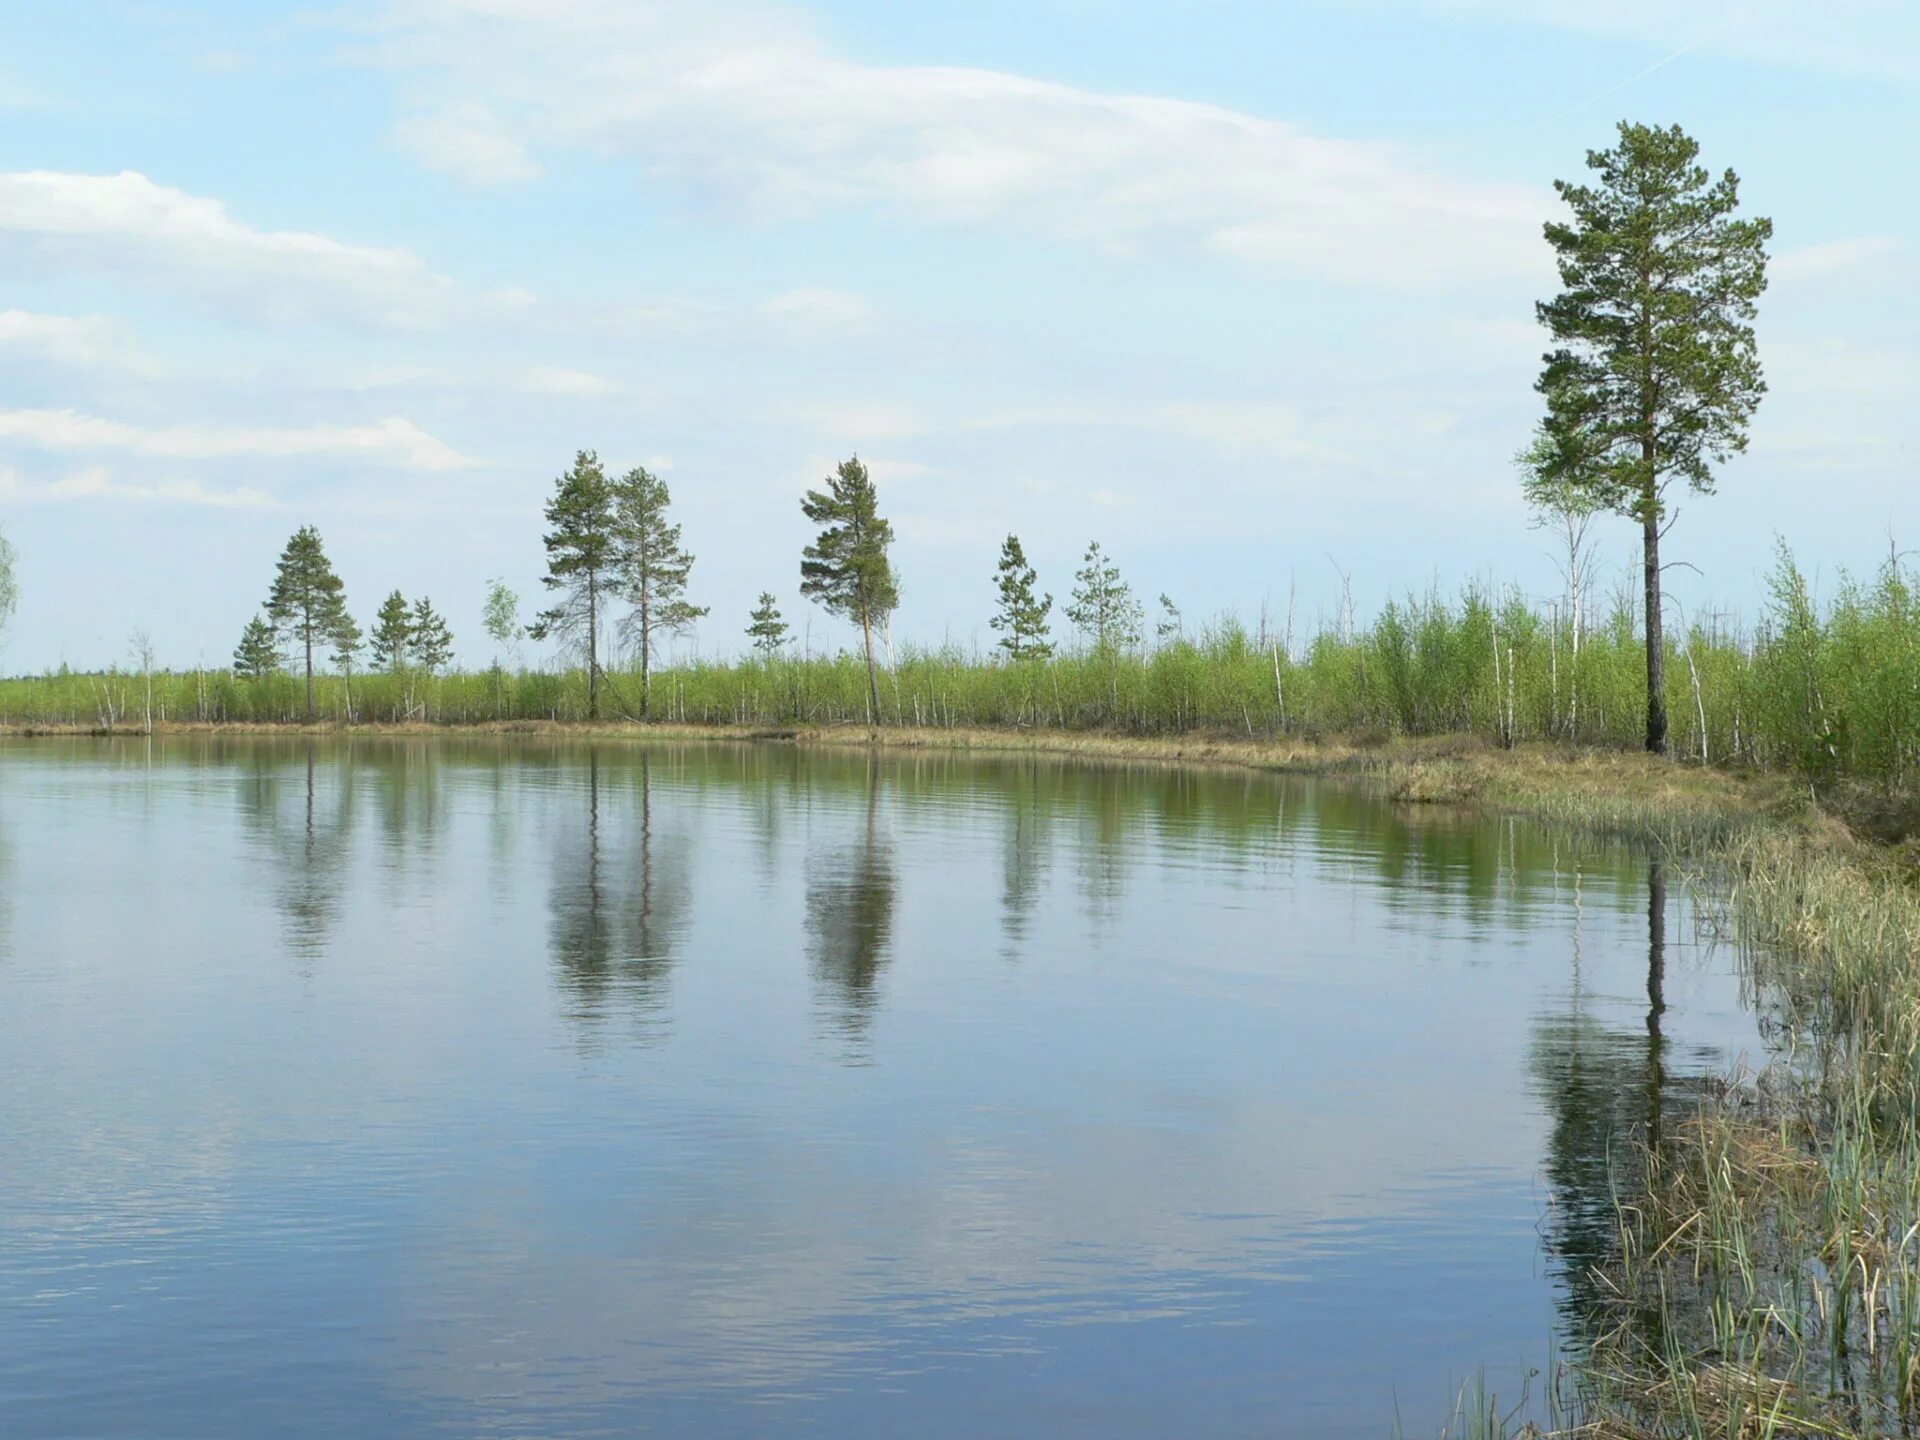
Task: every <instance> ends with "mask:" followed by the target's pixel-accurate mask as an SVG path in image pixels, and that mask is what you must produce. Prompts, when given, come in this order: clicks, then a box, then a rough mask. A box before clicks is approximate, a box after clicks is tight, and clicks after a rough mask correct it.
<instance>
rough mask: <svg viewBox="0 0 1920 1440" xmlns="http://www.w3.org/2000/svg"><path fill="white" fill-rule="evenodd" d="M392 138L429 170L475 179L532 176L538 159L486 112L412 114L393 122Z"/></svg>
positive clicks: (494, 181)
mask: <svg viewBox="0 0 1920 1440" xmlns="http://www.w3.org/2000/svg"><path fill="white" fill-rule="evenodd" d="M393 140H394V143H395V144H396V145H398V146H399V147H400V148H401V149H402V150H403V151H405V152H406V153H407V154H409V155H411V156H412V157H413V158H414V159H416V160H418V161H419V162H420V163H421V164H422V165H424V166H426V167H427V168H428V169H429V170H438V171H440V172H441V173H442V174H444V175H452V176H454V177H455V178H456V179H460V180H465V181H468V182H469V183H471V184H474V185H506V184H512V183H514V182H516V181H521V180H536V179H538V178H539V177H540V175H541V174H542V173H543V172H542V170H541V166H540V162H539V161H537V160H535V159H534V158H533V156H532V155H530V154H528V153H527V148H526V147H525V146H524V145H522V144H520V143H519V142H518V141H517V140H514V139H512V138H510V137H508V136H506V135H504V134H502V133H501V132H500V130H499V128H498V127H497V126H496V125H495V124H494V123H493V122H492V121H491V120H490V119H488V118H487V117H486V116H485V115H483V114H479V113H472V114H467V115H461V114H459V113H457V112H454V113H449V114H444V115H415V116H411V117H409V118H408V119H405V120H402V121H401V122H400V123H399V124H398V125H396V126H394V128H393Z"/></svg>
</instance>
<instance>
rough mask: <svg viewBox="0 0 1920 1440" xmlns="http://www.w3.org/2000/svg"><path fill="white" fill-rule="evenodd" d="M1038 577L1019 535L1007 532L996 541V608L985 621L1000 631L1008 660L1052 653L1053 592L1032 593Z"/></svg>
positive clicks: (1038, 658) (1002, 645) (1040, 656)
mask: <svg viewBox="0 0 1920 1440" xmlns="http://www.w3.org/2000/svg"><path fill="white" fill-rule="evenodd" d="M1039 578H1040V577H1039V576H1038V574H1036V573H1035V571H1034V568H1033V566H1031V565H1029V564H1028V563H1027V552H1026V551H1025V550H1024V549H1022V548H1021V545H1020V537H1019V536H1018V535H1009V536H1007V538H1006V539H1005V540H1004V541H1003V542H1001V545H1000V569H999V576H998V582H997V583H998V586H999V591H1000V610H999V613H997V614H996V615H995V616H994V617H993V619H992V620H990V621H989V622H987V623H989V624H990V625H992V626H993V628H994V629H996V630H998V631H999V632H1000V640H999V642H998V643H999V647H1000V648H1001V649H1002V650H1004V651H1006V652H1007V658H1008V659H1009V660H1044V659H1046V658H1047V657H1048V656H1049V655H1051V654H1053V646H1052V645H1051V644H1050V643H1049V642H1048V640H1047V618H1048V616H1049V615H1051V614H1052V612H1053V596H1051V595H1041V596H1037V597H1036V596H1035V594H1034V584H1035V582H1036V581H1037V580H1038V579H1039Z"/></svg>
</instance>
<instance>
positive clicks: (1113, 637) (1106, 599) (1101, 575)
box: [1067, 540, 1145, 656]
mask: <svg viewBox="0 0 1920 1440" xmlns="http://www.w3.org/2000/svg"><path fill="white" fill-rule="evenodd" d="M1144 618H1145V617H1144V616H1143V615H1142V614H1141V610H1140V602H1139V601H1137V600H1135V599H1134V598H1133V588H1132V587H1131V586H1130V585H1128V584H1127V582H1126V580H1125V579H1124V578H1123V577H1122V576H1121V574H1120V567H1119V566H1118V565H1116V564H1114V563H1113V561H1111V560H1110V559H1108V558H1107V556H1106V555H1105V554H1104V553H1103V552H1102V551H1101V549H1100V542H1099V541H1098V540H1096V541H1094V542H1093V543H1092V544H1091V545H1089V546H1087V554H1086V561H1085V564H1084V565H1083V566H1082V567H1081V568H1080V569H1079V570H1078V571H1076V572H1075V573H1074V577H1073V599H1072V601H1071V602H1070V603H1069V604H1068V606H1067V619H1069V620H1071V621H1072V622H1073V624H1074V627H1075V628H1076V629H1078V630H1079V631H1080V632H1081V633H1082V634H1083V635H1086V636H1088V637H1089V638H1090V639H1091V640H1092V641H1093V648H1094V650H1095V651H1096V652H1098V653H1100V654H1103V655H1108V656H1112V655H1114V654H1115V653H1117V652H1118V651H1121V650H1126V649H1131V648H1132V647H1133V646H1135V645H1138V644H1139V643H1140V626H1141V623H1142V621H1143V619H1144Z"/></svg>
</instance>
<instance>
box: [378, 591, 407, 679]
mask: <svg viewBox="0 0 1920 1440" xmlns="http://www.w3.org/2000/svg"><path fill="white" fill-rule="evenodd" d="M412 639H413V616H412V613H411V612H410V611H409V610H408V608H407V597H406V596H404V595H402V594H401V593H400V592H399V591H398V590H395V591H393V592H392V593H391V594H389V595H388V596H387V598H386V599H384V600H382V601H381V602H380V609H379V610H378V611H377V612H376V613H375V614H374V617H373V663H374V664H375V665H376V666H377V667H378V668H380V669H382V670H391V671H393V672H395V673H396V674H397V673H398V672H399V670H400V668H401V666H403V665H405V664H406V663H407V648H408V646H409V644H410V643H411V641H412Z"/></svg>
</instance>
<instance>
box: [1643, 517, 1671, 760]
mask: <svg viewBox="0 0 1920 1440" xmlns="http://www.w3.org/2000/svg"><path fill="white" fill-rule="evenodd" d="M1641 534H1642V539H1643V544H1644V549H1645V554H1644V557H1643V563H1644V565H1645V567H1646V590H1647V602H1646V603H1647V617H1646V621H1647V750H1648V751H1649V752H1650V753H1652V754H1654V755H1664V754H1666V753H1667V644H1666V636H1665V634H1664V633H1663V631H1662V628H1661V623H1660V621H1661V616H1660V512H1659V509H1658V508H1657V506H1655V504H1654V503H1653V496H1652V495H1648V497H1647V504H1646V513H1645V514H1644V515H1643V516H1642V517H1641Z"/></svg>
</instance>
